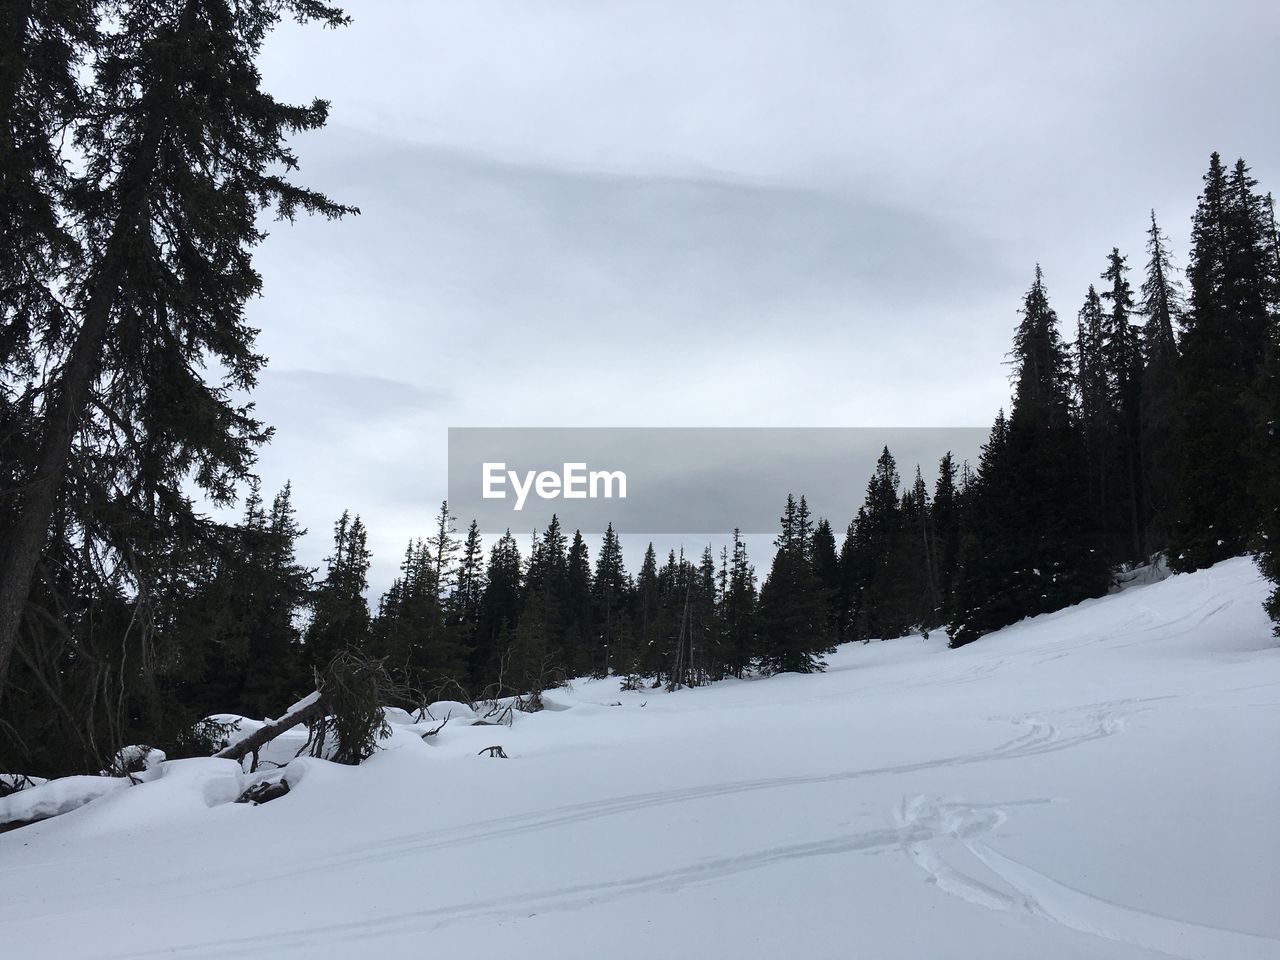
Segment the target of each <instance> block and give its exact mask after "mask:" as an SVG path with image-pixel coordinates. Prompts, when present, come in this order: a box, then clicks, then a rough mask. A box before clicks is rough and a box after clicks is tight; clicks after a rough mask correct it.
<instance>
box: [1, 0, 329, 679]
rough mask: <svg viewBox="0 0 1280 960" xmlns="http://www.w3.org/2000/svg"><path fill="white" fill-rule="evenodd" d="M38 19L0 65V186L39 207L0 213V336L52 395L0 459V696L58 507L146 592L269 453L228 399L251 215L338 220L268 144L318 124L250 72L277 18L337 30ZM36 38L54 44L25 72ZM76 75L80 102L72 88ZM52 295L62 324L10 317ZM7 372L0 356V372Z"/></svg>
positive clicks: (243, 339) (202, 14) (308, 7)
mask: <svg viewBox="0 0 1280 960" xmlns="http://www.w3.org/2000/svg"><path fill="white" fill-rule="evenodd" d="M36 9H37V8H36V6H34V5H30V4H28V5H24V6H19V7H17V8H14V9H12V10H10V9H6V12H5V14H4V16H5V17H6V18H12V19H13V22H12V23H9V24H6V26H12V27H13V28H14V33H13V34H9V33H8V31H5V32H6V37H5V41H4V42H6V43H8V44H10V49H9V50H6V51H5V52H6V56H5V57H4V58H3V59H4V64H5V65H4V67H3V68H0V73H3V74H4V76H3V78H0V100H2V101H3V102H2V103H0V106H3V107H4V112H3V114H0V115H3V116H4V117H5V118H6V123H5V127H6V128H7V129H6V130H5V132H4V134H3V135H0V139H3V140H4V146H3V147H0V150H3V154H4V155H3V156H0V171H3V172H2V173H0V176H3V178H4V186H3V189H4V191H5V193H6V194H7V195H8V197H9V198H10V199H15V195H14V189H13V188H14V185H15V184H17V183H19V182H26V183H27V185H28V186H30V187H32V188H33V189H34V191H35V192H34V193H26V194H24V195H23V196H19V197H16V199H17V201H18V203H17V208H16V209H14V208H10V209H9V210H8V211H7V212H6V217H8V216H12V215H16V216H17V217H18V218H19V223H20V226H19V228H18V229H16V230H15V231H14V232H13V233H12V234H6V236H5V240H4V241H3V242H4V243H6V244H7V243H9V242H10V241H13V242H14V243H15V244H16V245H17V249H16V251H15V252H16V254H17V257H18V262H20V263H21V264H23V267H24V269H26V270H27V273H26V274H25V276H24V277H23V281H24V283H26V284H27V287H26V291H25V292H23V293H21V294H20V295H18V296H17V298H16V299H13V298H10V297H9V296H8V295H5V297H4V298H3V299H2V300H0V309H3V311H4V320H5V324H4V327H5V328H8V327H9V324H10V321H11V320H15V319H16V320H18V321H19V323H20V324H25V325H26V329H25V331H24V336H25V337H26V338H27V340H28V342H30V343H33V344H39V345H40V349H41V351H42V355H41V356H40V357H39V358H38V360H39V366H40V367H42V368H43V369H45V370H48V371H50V372H51V376H50V379H49V382H48V384H47V385H46V389H44V390H42V391H41V392H40V394H39V398H38V400H36V401H35V402H34V403H33V404H32V405H31V406H30V408H29V413H30V421H29V425H28V429H27V430H26V431H25V432H24V438H23V442H22V444H21V446H20V447H19V448H18V449H17V450H16V451H14V450H10V451H7V453H8V452H16V453H17V454H18V456H19V457H20V461H19V463H18V464H17V465H16V467H15V468H14V473H15V474H16V475H17V478H18V481H19V483H18V486H17V490H18V491H19V494H18V496H17V499H16V502H14V503H13V504H11V506H10V510H9V512H8V514H7V516H6V517H5V518H4V523H5V529H4V530H3V531H0V544H3V553H0V696H2V695H3V691H4V688H5V685H6V679H7V676H8V666H9V662H10V658H11V655H12V652H13V649H14V646H15V644H16V642H17V638H18V633H19V627H20V625H21V623H22V621H23V614H24V611H25V609H26V606H27V603H28V600H29V598H30V597H31V595H32V592H33V582H34V579H35V576H36V569H37V566H38V564H39V563H40V558H41V553H42V548H43V547H44V546H45V543H46V541H47V539H48V538H49V535H50V530H51V526H52V525H53V524H54V522H55V516H56V514H57V513H58V504H59V498H60V497H71V498H75V499H81V502H82V504H83V507H82V509H81V511H80V513H81V516H80V517H79V519H78V521H77V522H78V523H79V524H80V526H81V530H80V532H79V534H78V535H79V536H82V537H86V536H87V537H90V538H92V539H94V540H95V542H96V544H97V547H98V548H99V549H101V550H102V551H104V552H105V553H107V554H110V555H112V556H116V557H122V556H124V555H126V554H127V555H128V556H129V557H131V558H136V559H137V560H139V561H141V562H140V563H133V564H132V567H133V569H132V572H131V577H132V579H133V583H131V584H130V585H129V589H130V590H131V591H134V592H138V591H142V592H144V593H145V592H146V591H148V590H149V589H151V586H152V584H158V583H159V582H160V581H161V580H162V579H163V578H164V576H165V571H164V570H163V565H164V563H165V561H164V560H163V559H161V557H162V556H163V555H162V554H161V553H160V552H159V551H157V550H156V549H154V548H155V546H156V545H157V544H159V543H160V542H163V541H166V540H170V539H172V538H173V537H174V536H177V535H179V534H178V533H177V531H178V530H179V529H180V528H182V527H184V526H186V527H194V526H197V525H199V524H200V523H201V522H202V518H201V517H200V516H199V515H198V514H197V512H196V510H195V507H194V505H193V504H192V503H191V501H190V499H189V496H188V491H189V490H190V489H191V486H192V485H193V486H194V488H195V489H197V490H199V491H200V492H201V493H202V494H204V495H205V496H207V497H208V498H209V499H211V500H212V501H214V502H215V503H227V502H230V500H231V499H232V497H233V495H234V489H235V483H236V481H239V480H243V479H245V478H246V477H247V474H248V470H249V467H250V465H251V462H252V458H253V453H254V448H255V445H256V444H257V443H259V442H260V441H262V440H263V439H265V437H266V436H267V431H266V429H265V428H264V427H263V425H262V424H261V423H259V422H258V421H257V420H255V419H254V417H253V414H252V409H251V407H249V406H247V405H245V404H244V403H243V402H242V401H240V400H238V399H237V397H238V395H239V394H240V392H241V391H243V390H246V389H248V388H250V387H252V386H253V384H254V381H255V379H256V376H257V373H258V371H259V370H260V369H261V367H262V365H263V363H264V360H263V358H262V357H261V356H260V355H259V354H257V353H255V352H254V349H253V340H254V335H255V331H254V330H253V329H252V328H251V327H249V326H248V325H247V324H246V323H245V321H244V306H245V304H246V302H247V301H248V300H249V298H251V297H252V296H254V295H255V294H256V293H257V292H258V290H259V287H260V285H261V284H260V278H259V276H258V274H257V273H256V272H255V271H254V270H253V266H252V258H251V253H252V249H253V247H254V246H255V245H256V244H257V243H258V242H259V241H260V240H261V239H262V237H263V235H264V234H263V232H262V230H261V228H260V225H259V220H258V218H259V216H260V211H262V210H263V209H264V208H268V207H272V208H274V209H275V210H276V211H277V213H279V214H280V215H281V216H283V217H286V218H292V217H293V216H295V215H296V214H297V213H300V212H305V213H319V214H322V215H325V216H330V217H336V216H340V215H342V214H343V213H345V212H348V208H344V207H342V206H340V205H338V204H335V203H333V202H332V201H330V200H329V199H328V198H326V197H325V196H323V195H322V194H319V193H316V192H314V191H310V190H306V189H303V188H301V187H298V186H296V185H294V184H292V183H291V182H289V180H288V179H287V176H286V174H287V173H288V171H290V170H292V169H293V168H295V167H296V165H297V163H296V160H295V157H294V155H293V153H292V152H291V151H290V149H289V147H288V146H287V145H286V142H285V141H286V137H288V136H289V135H291V134H294V133H297V132H301V131H305V130H311V129H316V128H319V127H322V126H323V125H324V123H325V119H326V114H327V105H326V104H325V103H324V102H322V101H315V102H314V103H312V104H310V105H308V106H291V105H288V104H284V103H280V102H279V101H277V100H275V99H274V98H273V97H271V96H270V95H269V94H267V93H266V92H265V91H263V90H262V89H261V87H260V85H259V83H260V72H259V70H258V68H257V65H256V61H257V58H258V54H259V51H260V49H261V46H262V44H263V43H264V41H265V40H266V37H267V36H268V35H269V33H270V31H271V29H272V28H273V27H274V26H275V25H276V24H277V23H278V22H279V20H280V19H281V17H284V16H288V17H290V18H292V19H295V20H298V21H309V20H319V21H321V22H323V23H326V24H329V25H332V26H337V25H340V24H343V23H345V22H346V18H345V17H344V16H343V14H342V13H341V11H339V10H338V9H337V8H334V7H331V6H328V5H326V4H323V3H319V2H305V3H304V2H289V0H285V2H283V3H280V4H272V5H264V4H238V5H234V6H227V5H225V4H212V5H211V4H203V3H198V2H196V0H185V2H182V3H179V4H174V5H156V4H134V5H126V6H124V7H120V8H113V9H112V10H111V11H110V15H107V13H106V12H105V11H104V10H103V9H102V8H101V7H100V6H99V5H92V6H89V5H85V4H77V3H71V4H69V5H67V6H66V7H65V13H66V14H67V16H68V18H67V19H66V20H62V19H61V15H62V13H63V10H60V11H59V14H58V15H57V16H58V19H57V20H56V21H53V22H55V23H56V24H58V26H57V27H55V28H54V29H52V30H49V29H46V28H47V27H48V24H46V25H41V24H40V23H39V16H40V15H37V14H36V13H35V11H36ZM42 9H43V8H42ZM15 14H16V16H15ZM41 15H43V14H41ZM51 16H52V15H51ZM42 31H43V32H42ZM83 31H92V35H91V36H90V37H88V38H85V37H83V36H82V32H83ZM37 36H41V37H42V38H43V39H48V40H49V41H50V45H49V47H48V49H47V50H43V49H42V50H41V51H40V55H39V56H35V55H31V54H32V52H33V50H34V47H33V46H32V44H33V40H34V38H35V37H37ZM68 45H70V49H68ZM85 47H88V50H89V52H90V54H91V55H86V56H83V57H81V56H80V53H81V51H82V50H84V48H85ZM10 52H12V53H13V54H14V56H13V57H12V59H10V57H9V56H8V54H9V53H10ZM46 54H47V56H46ZM81 60H82V61H83V63H84V65H85V66H84V70H83V71H82V70H80V69H79V67H80V61H81ZM82 72H83V73H84V74H85V86H84V87H83V88H82V91H83V98H82V99H81V98H80V97H81V95H80V94H77V93H73V92H70V90H71V84H73V83H75V81H76V80H77V79H78V78H79V75H80V74H81V73H82ZM10 111H12V112H10ZM64 114H70V115H64ZM10 118H13V119H14V120H16V121H17V122H16V123H15V124H14V125H12V126H10V124H9V122H8V121H9V120H10ZM63 137H69V142H71V143H72V144H74V150H75V153H76V157H77V163H76V164H75V165H74V166H73V167H67V168H64V171H63V174H65V175H67V176H69V177H70V178H71V182H70V183H66V184H64V183H57V184H53V183H52V182H51V179H50V178H53V177H61V176H63V174H59V173H56V172H54V171H53V169H52V166H51V164H52V163H56V162H58V158H59V147H60V144H61V142H62V138H63ZM42 139H43V140H44V143H41V142H40V141H41V140H42ZM15 173H16V176H15V175H14V174H15ZM30 174H34V176H33V177H32V178H31V179H29V180H28V179H26V178H27V177H28V175H30ZM42 192H43V193H42ZM50 198H53V199H54V200H55V201H56V204H55V205H53V206H50V205H49V204H48V203H47V202H46V201H47V200H49V199H50ZM50 213H52V214H53V215H54V216H55V217H57V218H58V221H59V222H57V223H54V224H50V223H49V222H48V216H47V215H48V214H50ZM32 218H34V219H32ZM42 218H43V219H42ZM36 221H40V222H36ZM33 224H34V226H33ZM5 225H6V228H7V227H8V225H9V223H8V221H7V220H6V224H5ZM73 226H74V230H73V229H72V227H73ZM73 235H74V237H75V247H74V249H72V250H69V251H68V250H66V249H65V245H66V242H67V240H68V238H69V237H72V236H73ZM55 244H56V245H57V246H58V247H59V248H60V249H59V250H58V251H57V252H54V250H53V249H52V247H53V245H55ZM6 262H7V261H6ZM64 267H65V268H67V269H63V268H64ZM46 268H49V269H46ZM37 284H44V285H45V287H46V289H47V290H48V294H42V293H40V291H39V290H38V289H37V288H36V286H35V285H37ZM52 294H56V295H57V296H58V299H59V300H60V301H61V302H62V303H63V304H67V305H69V306H68V308H67V309H59V310H53V311H44V310H39V311H31V310H28V307H29V306H31V305H36V304H39V303H41V302H45V303H48V302H50V301H51V299H52ZM11 356H12V354H11V352H10V351H9V350H8V349H7V348H6V356H4V357H3V360H4V362H5V363H6V365H8V364H9V363H10V362H11ZM202 370H203V371H219V372H220V374H221V379H219V378H218V377H215V376H205V375H201V374H200V373H198V371H202ZM5 372H6V374H7V373H8V370H6V371H5ZM104 504H106V505H105V506H104ZM206 526H207V523H206ZM153 558H155V565H152V564H151V563H150V561H151V560H152V559H153Z"/></svg>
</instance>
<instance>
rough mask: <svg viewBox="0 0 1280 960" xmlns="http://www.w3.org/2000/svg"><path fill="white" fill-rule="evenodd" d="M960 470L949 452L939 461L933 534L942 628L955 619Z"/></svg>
mask: <svg viewBox="0 0 1280 960" xmlns="http://www.w3.org/2000/svg"><path fill="white" fill-rule="evenodd" d="M957 473H958V469H957V467H956V464H955V461H954V460H953V459H952V456H951V451H950V450H948V451H947V452H946V454H944V455H943V457H942V459H941V460H940V461H938V480H937V482H936V483H935V484H934V487H933V510H932V517H933V533H934V540H935V542H936V543H937V553H936V560H935V563H936V565H937V570H938V593H939V615H938V617H937V621H938V623H939V624H950V623H951V622H952V620H953V619H954V617H955V604H954V598H955V586H956V577H957V576H958V573H959V568H960V531H961V509H962V508H961V492H960V489H959V487H958V486H957V484H956V477H957Z"/></svg>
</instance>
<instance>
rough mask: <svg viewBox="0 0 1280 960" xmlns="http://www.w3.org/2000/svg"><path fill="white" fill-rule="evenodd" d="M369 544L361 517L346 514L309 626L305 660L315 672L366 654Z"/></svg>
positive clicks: (338, 525) (336, 526)
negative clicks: (346, 654)
mask: <svg viewBox="0 0 1280 960" xmlns="http://www.w3.org/2000/svg"><path fill="white" fill-rule="evenodd" d="M367 541H368V534H367V532H366V530H365V528H364V524H363V523H362V522H361V521H360V517H359V516H358V515H357V516H356V517H355V519H354V520H353V519H352V518H351V514H350V513H349V512H348V511H346V510H344V511H343V512H342V516H341V517H340V518H339V519H338V522H337V523H336V524H334V527H333V553H332V554H331V555H330V556H328V557H326V558H325V563H326V564H327V569H326V572H325V577H324V579H323V580H322V581H321V582H320V585H319V586H318V587H317V588H316V591H315V595H314V598H313V600H312V604H311V622H310V623H309V624H308V625H307V631H306V636H305V641H304V642H305V645H306V646H305V659H306V662H307V663H308V664H310V665H311V667H312V668H314V669H320V668H323V667H324V666H325V665H326V664H328V663H329V661H331V660H332V659H333V658H334V657H335V656H336V655H337V654H339V653H342V652H343V651H345V650H363V649H365V646H366V644H367V642H368V639H369V604H368V601H366V600H365V597H364V594H365V591H366V590H367V589H368V588H369V581H368V576H369V560H370V553H369V548H368V545H367ZM408 562H409V561H408V558H406V563H408Z"/></svg>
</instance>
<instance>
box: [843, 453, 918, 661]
mask: <svg viewBox="0 0 1280 960" xmlns="http://www.w3.org/2000/svg"><path fill="white" fill-rule="evenodd" d="M899 485H900V480H899V477H898V467H897V463H896V462H895V461H894V459H893V454H891V453H890V452H889V448H888V447H885V448H884V449H883V450H882V451H881V453H880V457H879V458H878V459H877V461H876V467H875V472H874V473H873V474H872V475H871V479H870V481H869V482H868V483H867V494H866V499H865V501H864V503H863V506H862V507H861V508H860V509H859V510H858V513H857V515H856V516H855V517H854V520H853V523H852V524H851V525H850V528H849V531H848V533H847V534H846V536H845V543H844V546H843V548H842V549H841V557H840V563H841V573H842V578H843V583H844V601H843V607H844V611H845V614H844V616H845V622H846V627H845V632H846V636H847V637H848V638H849V639H854V640H867V639H870V638H871V637H886V636H898V635H900V632H901V628H902V623H901V621H902V619H903V617H902V615H901V614H902V603H901V598H900V596H898V595H897V594H896V591H897V586H898V585H897V584H896V583H895V582H894V579H893V577H894V574H893V573H892V572H891V571H890V570H889V568H888V563H889V556H890V552H891V550H892V548H893V543H894V539H895V537H897V535H898V532H899V530H900V527H901V524H902V517H901V511H900V507H901V504H900V503H899V500H898V487H899Z"/></svg>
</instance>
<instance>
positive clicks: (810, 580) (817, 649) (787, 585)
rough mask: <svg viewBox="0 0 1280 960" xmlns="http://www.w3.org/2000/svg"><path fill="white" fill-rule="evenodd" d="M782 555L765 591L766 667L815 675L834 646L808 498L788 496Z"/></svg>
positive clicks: (762, 592)
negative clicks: (816, 570)
mask: <svg viewBox="0 0 1280 960" xmlns="http://www.w3.org/2000/svg"><path fill="white" fill-rule="evenodd" d="M781 523H782V530H781V533H779V535H778V538H777V539H776V540H775V541H774V546H775V547H776V548H777V552H776V553H775V554H774V557H773V565H772V566H771V567H770V570H769V577H768V579H766V580H765V582H764V585H763V586H762V587H761V588H760V604H759V611H758V617H759V620H758V623H759V631H760V666H761V669H763V670H764V671H766V672H768V673H785V672H794V673H812V672H814V671H816V670H822V669H824V668H825V666H826V664H825V663H824V662H823V660H822V656H821V655H822V653H823V652H824V651H826V650H827V649H829V648H830V647H831V646H832V643H833V641H834V635H833V631H832V630H831V627H830V622H829V616H828V611H829V609H830V608H829V605H828V603H827V598H826V597H825V596H824V591H823V590H822V587H821V585H820V584H819V582H818V578H817V577H816V576H815V574H814V570H813V549H812V548H813V543H812V538H813V521H812V519H811V518H810V516H809V507H808V504H807V503H806V502H805V498H804V497H801V498H800V499H799V500H798V501H797V500H796V499H795V498H794V497H792V496H790V495H788V496H787V505H786V509H785V510H784V512H783V515H782V521H781Z"/></svg>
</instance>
